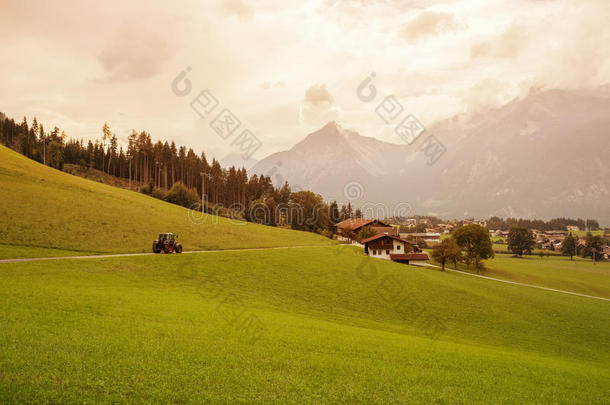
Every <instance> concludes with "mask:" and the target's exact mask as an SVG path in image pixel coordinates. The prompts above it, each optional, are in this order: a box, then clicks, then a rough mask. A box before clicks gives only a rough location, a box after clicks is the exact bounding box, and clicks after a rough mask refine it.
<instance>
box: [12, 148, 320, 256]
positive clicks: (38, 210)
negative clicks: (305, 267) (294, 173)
mask: <svg viewBox="0 0 610 405" xmlns="http://www.w3.org/2000/svg"><path fill="white" fill-rule="evenodd" d="M0 189H2V192H3V194H2V195H3V198H2V199H1V200H0V229H1V230H2V232H0V245H5V246H1V247H0V254H2V255H3V256H4V257H21V256H22V254H23V253H20V252H22V251H23V249H22V248H21V247H20V246H28V247H36V248H44V249H48V248H52V249H59V250H60V252H58V251H55V250H49V251H45V250H40V249H39V251H40V252H41V253H46V254H47V255H56V254H58V253H59V254H63V253H65V251H66V250H69V251H74V252H75V253H76V252H78V253H82V252H149V251H150V250H151V245H152V241H153V240H154V239H155V238H156V236H157V235H158V234H159V232H174V233H177V234H178V235H179V236H180V240H181V241H182V243H183V245H184V249H185V250H194V249H229V248H246V247H269V246H291V245H325V244H329V243H330V241H329V240H328V239H326V238H323V237H321V236H318V235H314V234H312V233H307V232H297V231H291V230H283V229H279V228H273V227H266V226H260V225H255V224H251V223H245V222H240V221H233V220H229V219H226V218H219V217H214V216H210V215H203V216H202V215H201V214H199V213H194V212H193V211H190V213H191V214H193V215H190V217H189V210H187V209H185V208H182V207H179V206H176V205H172V204H169V203H165V202H163V201H160V200H157V199H154V198H152V197H148V196H146V195H143V194H139V193H136V192H130V191H128V190H124V189H120V188H115V187H111V186H108V185H104V184H100V183H96V182H93V181H89V180H85V179H82V178H80V177H76V176H72V175H69V174H66V173H62V172H60V171H58V170H54V169H51V168H49V167H46V166H43V165H41V164H39V163H36V162H34V161H32V160H29V159H27V158H25V157H23V156H21V155H19V154H17V153H16V152H14V151H11V150H10V149H8V148H6V147H4V146H0ZM6 245H11V246H6ZM62 251H64V252H62Z"/></svg>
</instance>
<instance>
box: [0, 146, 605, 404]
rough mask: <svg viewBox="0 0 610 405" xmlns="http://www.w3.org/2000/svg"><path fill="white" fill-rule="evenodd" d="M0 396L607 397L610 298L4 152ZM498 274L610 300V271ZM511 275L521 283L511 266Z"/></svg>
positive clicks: (547, 265)
mask: <svg viewBox="0 0 610 405" xmlns="http://www.w3.org/2000/svg"><path fill="white" fill-rule="evenodd" d="M0 158H1V159H0V186H1V187H2V188H3V190H7V191H8V193H5V194H4V195H5V196H8V197H9V198H6V197H5V198H4V199H2V200H1V201H2V202H1V203H0V204H1V205H0V214H2V216H1V217H0V226H1V227H2V232H0V258H16V257H45V256H73V255H82V254H84V253H93V254H98V253H107V252H109V253H129V252H148V251H149V248H150V244H151V242H152V239H153V238H154V237H155V235H156V234H157V233H158V232H161V231H173V232H176V233H178V234H179V235H180V236H181V239H182V241H183V242H184V245H185V249H186V250H195V249H204V250H213V249H224V250H226V249H231V248H258V247H278V246H292V247H293V248H289V249H268V250H250V251H224V252H223V251H220V252H204V253H184V254H181V255H177V254H174V255H150V256H131V257H111V258H90V259H75V258H66V259H61V260H53V261H32V262H16V263H0V330H1V331H2V332H1V333H0V403H11V404H12V403H14V404H24V403H26V404H28V403H32V404H34V403H35V404H39V403H42V404H58V403H193V404H199V403H278V404H284V403H298V404H304V403H312V404H313V403H316V404H317V403H366V404H369V403H379V404H386V403H410V404H430V403H448V404H449V403H451V404H453V403H456V404H473V403H481V404H489V403H493V404H504V403H506V404H513V403H514V404H523V403H545V404H546V403H556V404H563V403H565V404H572V403H586V404H604V403H608V398H609V397H610V326H609V325H610V323H609V322H608V320H609V319H610V302H607V301H602V300H597V299H592V298H586V297H578V296H572V295H568V294H562V293H557V292H552V291H545V290H540V289H535V288H530V287H523V286H518V285H512V284H506V283H500V282H497V281H492V280H487V279H481V278H475V277H471V276H469V275H464V274H460V273H455V272H441V271H437V270H432V269H423V268H417V267H413V266H407V265H402V264H397V263H392V262H388V261H383V260H379V259H372V258H367V257H366V256H365V255H364V254H363V252H362V250H361V249H357V248H353V247H347V246H341V245H336V244H333V243H332V242H331V241H330V240H329V239H326V238H323V237H321V236H318V235H314V234H310V233H304V232H296V231H290V230H286V229H279V228H270V227H265V226H258V225H254V224H243V223H235V221H231V220H228V219H223V218H213V217H210V216H205V217H203V218H204V219H205V221H200V222H197V221H193V220H192V218H191V219H189V215H192V213H190V214H189V211H188V210H186V209H184V208H181V207H178V206H174V205H171V204H166V203H164V202H162V201H159V200H155V199H153V198H150V197H147V196H145V195H141V194H138V193H135V192H130V191H128V190H123V189H118V188H113V187H110V186H107V185H104V184H99V183H94V182H91V181H88V180H85V179H80V178H77V177H74V176H71V175H68V174H66V173H62V172H59V171H56V170H53V169H50V168H47V167H44V166H42V165H39V164H37V163H34V162H31V161H29V160H27V159H25V158H23V157H21V156H19V155H17V154H15V153H13V152H11V151H9V150H7V149H5V148H2V147H0ZM486 264H487V266H488V270H487V273H486V274H487V275H493V276H496V277H502V278H507V279H518V280H517V281H523V282H528V283H532V284H538V285H545V286H550V287H553V288H560V289H572V290H578V289H580V290H579V291H580V292H585V293H589V294H591V295H600V296H608V295H609V291H610V286H609V282H608V275H607V274H608V273H607V270H608V267H607V264H601V263H600V264H598V265H596V266H593V265H592V264H591V263H587V262H586V261H582V260H576V261H574V262H570V261H569V259H567V258H555V257H553V258H548V259H547V258H543V259H540V258H537V257H536V258H533V257H526V258H524V259H514V258H510V257H508V256H506V257H505V255H498V256H497V257H496V259H493V260H490V261H487V263H486ZM511 277H512V278H511Z"/></svg>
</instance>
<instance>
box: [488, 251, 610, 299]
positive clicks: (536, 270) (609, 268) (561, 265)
mask: <svg viewBox="0 0 610 405" xmlns="http://www.w3.org/2000/svg"><path fill="white" fill-rule="evenodd" d="M485 267H486V270H485V272H484V273H485V275H486V276H490V277H497V278H502V279H506V280H512V281H518V282H521V283H528V284H535V285H540V286H543V287H549V288H556V289H560V290H567V291H573V292H577V293H581V294H588V295H595V296H600V297H606V298H610V262H598V263H596V264H593V262H592V261H591V260H586V259H581V258H579V257H575V258H574V260H573V261H570V258H569V257H565V256H551V257H548V258H547V257H544V258H540V257H536V256H524V257H522V258H516V257H512V255H507V254H497V255H496V257H495V258H494V259H492V260H489V261H487V262H486V264H485Z"/></svg>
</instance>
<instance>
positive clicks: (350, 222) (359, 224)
mask: <svg viewBox="0 0 610 405" xmlns="http://www.w3.org/2000/svg"><path fill="white" fill-rule="evenodd" d="M365 226H370V227H371V229H373V230H374V231H375V232H377V234H388V235H396V236H397V235H398V229H397V228H395V227H393V226H391V225H388V224H386V223H384V222H381V221H379V220H378V219H364V218H351V219H346V220H345V221H342V222H339V223H338V224H337V234H338V235H339V236H345V232H346V230H348V229H351V230H352V232H354V233H358V232H360V230H361V229H362V228H364V227H365Z"/></svg>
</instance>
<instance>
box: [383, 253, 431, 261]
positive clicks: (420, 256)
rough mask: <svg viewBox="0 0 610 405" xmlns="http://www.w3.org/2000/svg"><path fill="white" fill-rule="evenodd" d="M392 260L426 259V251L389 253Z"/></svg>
mask: <svg viewBox="0 0 610 405" xmlns="http://www.w3.org/2000/svg"><path fill="white" fill-rule="evenodd" d="M390 259H392V260H428V259H429V257H428V253H400V254H394V253H392V254H390Z"/></svg>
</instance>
